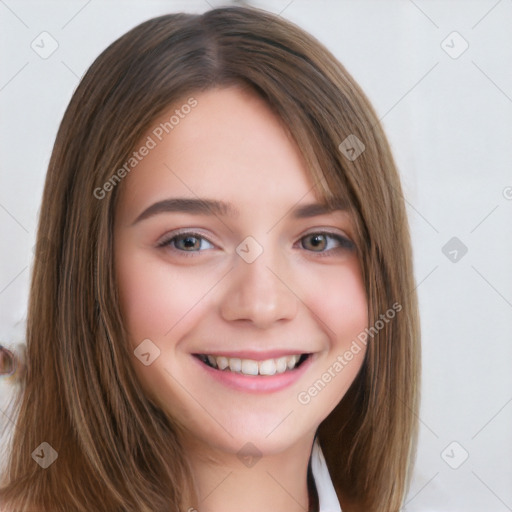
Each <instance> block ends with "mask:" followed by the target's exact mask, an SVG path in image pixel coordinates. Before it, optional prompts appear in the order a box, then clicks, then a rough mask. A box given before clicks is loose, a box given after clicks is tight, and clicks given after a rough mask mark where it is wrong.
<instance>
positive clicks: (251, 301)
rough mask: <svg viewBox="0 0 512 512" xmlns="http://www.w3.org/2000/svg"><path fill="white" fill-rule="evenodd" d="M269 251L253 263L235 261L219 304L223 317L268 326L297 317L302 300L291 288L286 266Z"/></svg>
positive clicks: (260, 326)
mask: <svg viewBox="0 0 512 512" xmlns="http://www.w3.org/2000/svg"><path fill="white" fill-rule="evenodd" d="M267 254H268V252H267V251H264V252H263V254H261V255H260V256H259V257H258V258H257V259H256V260H255V261H253V262H252V263H247V262H246V261H244V260H243V259H242V258H238V259H237V260H236V262H235V268H234V269H233V270H232V271H231V272H230V273H229V277H228V278H229V284H228V286H227V287H226V288H225V291H224V295H223V297H222V301H221V304H220V311H221V316H222V317H223V319H224V320H226V321H230V322H233V321H240V322H242V321H243V322H245V323H250V324H252V325H254V326H255V327H258V328H260V329H265V328H269V327H271V326H272V325H273V324H275V323H276V322H283V321H286V320H291V319H293V318H294V317H295V316H296V314H297V309H298V301H299V299H298V297H297V296H296V295H295V294H294V292H293V291H292V290H293V283H292V282H290V281H292V279H291V278H290V277H289V273H287V274H286V275H284V273H283V272H280V271H279V268H282V267H283V266H284V265H280V266H279V267H278V265H277V262H276V259H275V258H273V259H272V260H271V258H269V257H268V256H267Z"/></svg>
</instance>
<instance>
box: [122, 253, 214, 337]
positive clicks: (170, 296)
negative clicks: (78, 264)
mask: <svg viewBox="0 0 512 512" xmlns="http://www.w3.org/2000/svg"><path fill="white" fill-rule="evenodd" d="M116 264H117V272H116V276H117V282H118V283H119V293H120V298H121V308H122V311H123V317H124V320H125V325H126V327H127V328H128V331H129V333H130V337H131V338H132V343H134V344H137V343H139V342H140V341H142V340H143V339H145V338H150V339H155V340H163V339H164V338H166V337H167V339H168V335H170V333H171V331H172V330H174V328H175V327H176V326H178V325H179V324H180V323H181V322H182V321H183V320H184V319H185V318H186V317H187V316H188V315H190V314H192V312H193V310H194V309H196V308H197V307H198V306H199V305H200V302H201V299H202V297H204V295H205V294H206V293H207V292H208V289H209V288H211V287H212V286H213V284H214V282H213V281H212V277H211V275H210V276H208V275H207V274H204V275H203V273H201V272H198V271H194V270H192V269H186V268H179V267H177V268H172V267H171V266H170V265H168V264H165V263H164V262H163V261H162V262H160V261H155V259H154V258H153V259H151V260H150V259H149V258H144V257H143V256H141V257H137V256H136V255H133V256H128V257H122V258H118V259H117V261H116Z"/></svg>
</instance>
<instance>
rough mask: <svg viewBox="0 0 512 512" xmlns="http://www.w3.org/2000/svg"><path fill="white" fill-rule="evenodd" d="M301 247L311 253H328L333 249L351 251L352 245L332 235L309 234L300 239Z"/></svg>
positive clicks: (343, 238)
mask: <svg viewBox="0 0 512 512" xmlns="http://www.w3.org/2000/svg"><path fill="white" fill-rule="evenodd" d="M301 240H302V247H303V248H304V249H306V250H308V251H313V252H328V251H330V250H335V249H343V248H345V249H353V248H354V243H353V242H351V241H350V240H349V239H348V238H345V237H344V236H341V235H335V234H334V233H310V234H309V235H306V236H304V237H302V239H301Z"/></svg>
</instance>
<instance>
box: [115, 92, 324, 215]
mask: <svg viewBox="0 0 512 512" xmlns="http://www.w3.org/2000/svg"><path fill="white" fill-rule="evenodd" d="M191 97H192V99H193V100H194V102H195V106H194V107H193V108H182V107H183V105H187V104H193V103H191V101H190V98H191ZM171 118H172V119H171ZM143 146H147V147H150V149H149V150H145V151H144V153H145V156H143V157H141V155H140V154H139V155H138V156H137V157H136V158H137V163H136V165H135V166H134V167H133V168H132V169H131V170H130V172H129V173H128V175H127V177H126V178H125V179H124V182H123V184H122V185H123V187H122V188H123V192H122V197H123V198H122V199H121V203H124V205H125V206H129V207H130V209H133V208H135V209H136V208H137V207H141V206H142V204H143V203H144V204H146V203H147V202H148V201H150V200H151V201H155V200H159V199H165V198H167V197H168V196H169V195H179V196H187V197H198V196H199V197H216V198H219V199H222V200H224V201H227V202H230V203H234V204H236V205H237V206H238V210H241V211H242V213H243V211H244V210H249V211H251V212H252V213H254V211H255V210H254V208H261V207H262V205H271V204H276V203H279V204H281V205H282V206H283V207H284V206H286V205H288V206H291V205H292V204H294V203H297V202H299V201H301V200H302V199H304V200H309V202H311V201H312V200H315V199H317V195H316V189H315V187H314V183H313V181H312V178H311V176H310V175H309V172H308V170H307V167H306V165H305V163H304V161H303V158H302V155H301V153H300V151H299V148H298V147H297V145H296V144H295V142H294V141H293V139H292V137H291V136H290V135H289V132H288V130H287V129H286V127H285V126H284V125H283V123H282V121H281V120H280V119H279V118H278V117H277V116H276V115H275V114H274V113H273V112H272V111H271V109H270V108H269V107H268V106H267V104H266V103H265V102H264V101H263V100H262V99H261V98H260V97H258V96H256V95H255V94H254V93H251V92H250V91H247V90H242V89H240V88H239V87H229V88H220V89H213V90H209V91H206V92H200V93H197V94H193V95H191V96H187V97H186V98H184V99H183V100H182V102H179V101H178V102H176V103H175V104H174V105H173V106H172V107H171V108H169V110H168V111H166V112H165V113H163V114H162V115H161V116H160V117H159V118H158V119H156V120H155V121H154V122H153V123H152V125H151V127H150V128H149V129H148V131H147V132H146V134H145V135H144V136H143V137H142V139H141V141H140V143H139V144H138V145H136V148H134V149H135V152H138V153H142V151H138V150H139V149H142V148H143ZM139 158H140V160H139Z"/></svg>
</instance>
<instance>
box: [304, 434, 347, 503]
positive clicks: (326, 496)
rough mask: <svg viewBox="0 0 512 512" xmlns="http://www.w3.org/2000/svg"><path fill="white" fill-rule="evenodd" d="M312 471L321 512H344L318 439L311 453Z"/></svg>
mask: <svg viewBox="0 0 512 512" xmlns="http://www.w3.org/2000/svg"><path fill="white" fill-rule="evenodd" d="M311 471H312V473H313V477H314V479H315V485H316V491H317V493H318V503H319V509H320V512H342V510H341V507H340V502H339V501H338V497H337V496H336V491H335V490H334V486H333V485H332V480H331V475H329V469H328V468H327V464H326V462H325V458H324V454H323V453H322V448H320V443H319V442H318V439H315V442H314V443H313V449H312V451H311Z"/></svg>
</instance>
